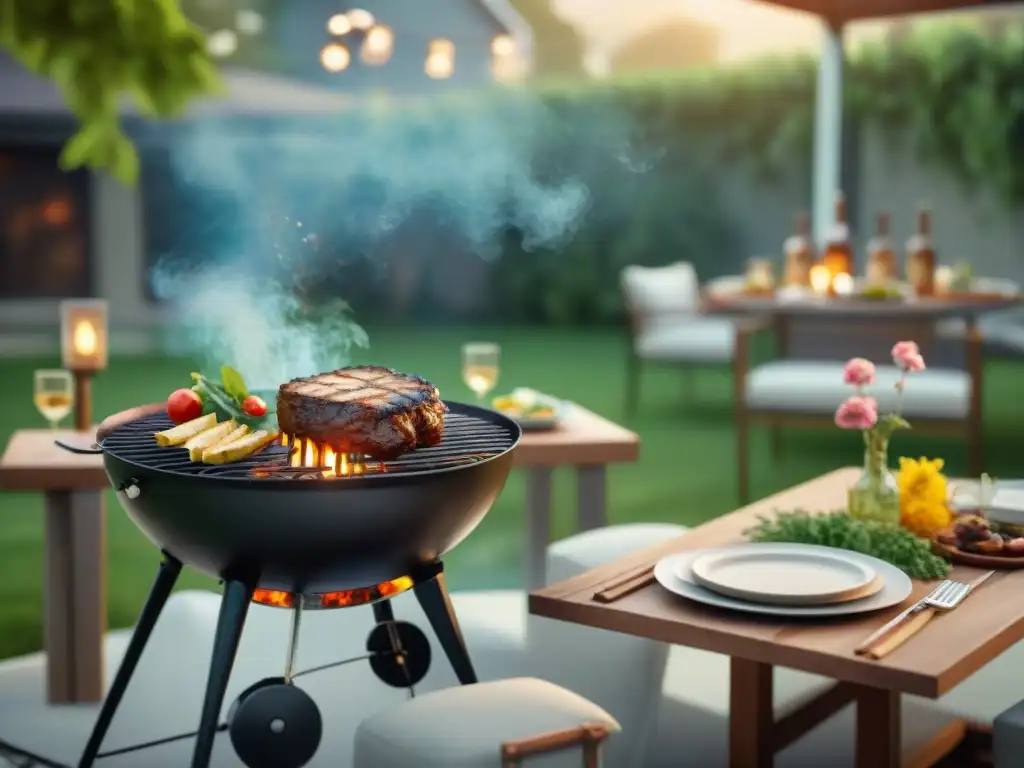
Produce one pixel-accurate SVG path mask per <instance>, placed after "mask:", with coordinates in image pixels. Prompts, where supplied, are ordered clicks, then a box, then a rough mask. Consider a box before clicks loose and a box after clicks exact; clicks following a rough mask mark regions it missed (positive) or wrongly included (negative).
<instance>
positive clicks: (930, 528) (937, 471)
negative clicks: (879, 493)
mask: <svg viewBox="0 0 1024 768" xmlns="http://www.w3.org/2000/svg"><path fill="white" fill-rule="evenodd" d="M944 465H945V462H944V461H943V460H942V459H926V458H924V457H922V458H920V459H908V458H901V459H900V471H899V478H898V482H899V487H900V524H901V525H902V526H903V527H904V528H906V529H908V530H910V531H912V532H914V533H916V534H917V535H918V536H923V537H925V538H930V537H932V536H934V535H935V534H936V533H938V532H939V531H940V530H942V529H943V528H945V527H947V526H948V525H949V524H950V523H951V522H952V520H953V516H952V513H951V512H950V511H949V505H948V503H947V500H948V489H947V484H946V476H945V475H943V474H942V468H943V466H944Z"/></svg>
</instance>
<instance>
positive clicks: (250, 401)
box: [242, 395, 267, 418]
mask: <svg viewBox="0 0 1024 768" xmlns="http://www.w3.org/2000/svg"><path fill="white" fill-rule="evenodd" d="M242 410H243V411H245V412H246V413H247V414H248V415H249V416H255V417H257V418H259V417H260V416H266V415H267V404H266V403H265V402H263V398H261V397H256V395H249V396H248V397H247V398H245V400H243V401H242Z"/></svg>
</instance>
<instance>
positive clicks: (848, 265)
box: [821, 192, 853, 279]
mask: <svg viewBox="0 0 1024 768" xmlns="http://www.w3.org/2000/svg"><path fill="white" fill-rule="evenodd" d="M835 216H836V218H835V223H834V224H833V225H832V229H831V230H829V233H828V238H827V240H826V241H825V250H824V251H823V252H822V254H821V263H822V265H823V266H824V267H826V268H827V269H828V271H829V273H830V274H831V275H832V277H833V279H834V278H835V276H836V275H842V274H847V275H851V276H852V275H853V246H852V245H851V244H850V227H849V225H848V224H847V223H846V196H845V195H844V194H843V193H842V192H836V207H835Z"/></svg>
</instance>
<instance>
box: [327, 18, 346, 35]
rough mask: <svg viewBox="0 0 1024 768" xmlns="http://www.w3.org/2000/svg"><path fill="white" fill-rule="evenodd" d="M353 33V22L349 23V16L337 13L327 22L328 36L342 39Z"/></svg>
mask: <svg viewBox="0 0 1024 768" xmlns="http://www.w3.org/2000/svg"><path fill="white" fill-rule="evenodd" d="M351 31H352V22H351V21H349V19H348V15H347V14H344V13H336V14H334V15H333V16H331V18H329V19H328V20H327V34H329V35H334V36H335V37H341V36H342V35H347V34H348V33H349V32H351Z"/></svg>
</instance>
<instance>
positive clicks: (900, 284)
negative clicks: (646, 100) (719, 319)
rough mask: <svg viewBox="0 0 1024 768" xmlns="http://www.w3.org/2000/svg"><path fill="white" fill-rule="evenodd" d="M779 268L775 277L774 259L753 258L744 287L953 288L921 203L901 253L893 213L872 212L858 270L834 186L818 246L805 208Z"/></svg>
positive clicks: (842, 292) (923, 291) (839, 292)
mask: <svg viewBox="0 0 1024 768" xmlns="http://www.w3.org/2000/svg"><path fill="white" fill-rule="evenodd" d="M782 256H783V263H782V270H781V274H780V275H779V278H780V279H778V278H776V274H775V269H774V264H773V260H771V259H765V258H753V259H750V261H749V262H748V264H747V272H746V284H747V290H748V291H749V292H754V293H767V292H772V291H774V290H775V289H776V288H777V287H785V288H788V289H790V290H794V289H803V290H805V291H807V292H809V293H813V294H815V295H818V296H821V297H835V296H839V297H842V296H849V295H851V294H853V293H854V292H855V291H856V292H857V293H858V294H869V295H870V294H879V295H885V294H889V293H893V294H896V293H901V294H902V293H908V292H909V293H912V294H913V295H915V296H918V297H931V296H935V295H937V294H942V293H947V292H949V291H950V290H952V289H953V288H955V282H956V279H955V276H954V274H953V271H952V270H950V269H949V268H948V267H942V266H939V264H938V257H937V254H936V249H935V245H934V241H933V239H932V220H931V213H930V211H929V210H928V209H927V208H926V207H925V206H921V207H920V208H919V209H918V211H917V215H916V221H915V225H914V231H913V234H912V235H911V236H910V238H909V239H908V240H907V242H906V245H905V248H904V252H903V257H902V259H901V258H900V255H899V254H898V253H897V250H896V248H895V246H894V245H893V239H892V219H891V217H890V215H889V213H887V212H884V211H883V212H879V213H878V214H877V215H876V217H875V232H874V235H872V237H871V238H870V239H869V240H868V242H867V244H866V247H865V252H864V257H865V258H864V271H863V274H857V269H856V249H855V247H854V244H853V239H852V235H851V231H850V225H849V222H848V219H847V205H846V196H845V195H844V194H843V193H842V192H837V193H836V197H835V208H834V219H833V222H832V224H831V226H830V227H829V228H828V230H827V232H826V233H825V237H824V242H823V244H822V248H821V251H820V252H818V251H817V249H816V247H815V242H814V238H813V237H812V234H811V217H810V215H809V214H808V213H807V212H806V211H801V212H800V213H798V214H797V216H796V227H795V230H794V233H793V234H792V235H791V236H790V237H788V238H787V239H786V241H785V243H783V247H782Z"/></svg>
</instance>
